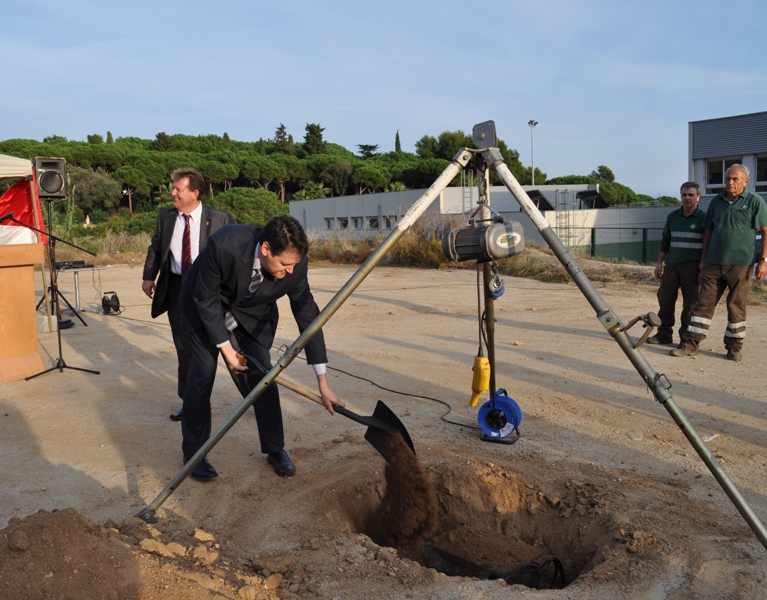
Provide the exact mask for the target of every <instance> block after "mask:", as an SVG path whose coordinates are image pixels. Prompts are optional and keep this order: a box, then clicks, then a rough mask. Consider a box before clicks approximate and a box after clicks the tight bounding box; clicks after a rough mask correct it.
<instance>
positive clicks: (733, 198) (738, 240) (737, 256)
mask: <svg viewBox="0 0 767 600" xmlns="http://www.w3.org/2000/svg"><path fill="white" fill-rule="evenodd" d="M748 177H749V172H748V169H747V168H746V167H744V166H743V165H733V166H731V167H730V168H729V169H727V173H725V191H724V192H722V193H721V194H719V195H718V196H716V197H715V198H714V199H713V200H712V201H711V204H709V206H708V211H707V212H706V219H705V221H704V222H703V228H704V230H705V231H704V236H703V254H702V256H701V259H700V269H701V287H700V294H699V295H698V301H697V302H696V304H695V308H694V309H693V311H692V316H691V317H690V324H689V325H688V327H687V332H686V333H685V335H684V337H683V339H682V344H681V345H680V346H679V348H675V349H674V350H672V351H671V352H670V354H671V356H695V355H696V354H698V347H699V346H700V343H701V341H702V340H704V339H705V337H706V335H707V334H708V330H709V328H710V327H711V319H712V318H713V316H714V309H715V308H716V305H717V303H718V302H719V300H720V298H721V297H722V294H723V293H724V290H725V289H727V290H728V293H727V329H725V332H724V347H725V348H726V349H727V358H728V359H729V360H734V361H740V360H742V355H741V351H742V350H743V340H744V339H745V337H746V305H747V303H748V295H749V293H750V292H751V279H752V277H753V276H756V278H757V279H762V278H763V277H764V276H765V275H767V206H765V203H764V200H762V197H761V196H758V195H756V194H753V193H751V192H747V191H746V184H748ZM757 233H760V234H761V236H762V244H761V250H760V252H759V253H758V254H757V257H756V258H757V263H756V268H754V240H755V238H756V234H757Z"/></svg>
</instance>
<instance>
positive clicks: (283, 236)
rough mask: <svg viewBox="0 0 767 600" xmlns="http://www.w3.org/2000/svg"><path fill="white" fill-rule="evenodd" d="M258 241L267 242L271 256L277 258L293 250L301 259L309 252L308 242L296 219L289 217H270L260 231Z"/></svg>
mask: <svg viewBox="0 0 767 600" xmlns="http://www.w3.org/2000/svg"><path fill="white" fill-rule="evenodd" d="M260 241H262V242H268V243H269V249H270V251H271V253H272V254H274V255H276V256H279V255H280V254H282V253H283V252H285V251H286V250H295V251H296V252H298V253H299V254H300V255H301V257H302V258H303V257H304V256H306V254H307V253H308V252H309V240H308V239H307V238H306V233H305V232H304V228H303V227H301V223H299V222H298V219H296V218H295V217H291V216H290V215H280V216H278V217H272V218H271V219H269V222H268V223H267V224H266V225H264V228H263V229H262V230H261V236H260Z"/></svg>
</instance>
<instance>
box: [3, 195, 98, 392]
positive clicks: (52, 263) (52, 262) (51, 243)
mask: <svg viewBox="0 0 767 600" xmlns="http://www.w3.org/2000/svg"><path fill="white" fill-rule="evenodd" d="M51 204H52V203H51V201H50V200H48V229H49V230H50V229H52V223H53V221H52V218H51V216H52V215H51ZM11 220H12V221H14V222H15V223H18V224H19V225H23V226H24V227H26V228H28V229H32V230H33V231H37V232H38V233H42V234H43V235H47V236H48V238H49V239H48V266H49V268H50V273H51V286H50V292H51V304H53V305H54V308H55V314H56V336H57V337H58V343H59V354H58V356H57V357H56V364H55V365H54V366H52V367H51V368H50V369H45V370H44V371H40V372H39V373H35V374H34V375H30V376H29V377H25V378H24V379H25V381H29V380H30V379H34V378H35V377H39V376H40V375H45V374H46V373H50V372H51V371H55V370H56V369H58V370H59V371H60V372H63V371H64V369H73V370H75V371H84V372H85V373H93V374H94V375H99V374H100V373H101V372H100V371H94V370H92V369H83V368H80V367H71V366H69V365H68V364H67V363H66V362H65V361H64V357H63V356H62V350H61V306H60V305H59V301H58V300H59V298H63V299H64V302H66V303H67V306H69V308H72V306H71V305H70V304H69V302H67V299H66V298H64V296H63V295H62V294H61V292H59V286H58V277H57V276H56V250H55V245H56V240H59V241H61V242H64V243H65V244H68V245H70V246H72V247H74V248H77V249H78V250H82V251H83V252H87V253H88V254H90V255H92V256H96V255H95V254H94V253H93V252H90V251H89V250H86V249H85V248H80V246H75V245H74V244H72V243H70V242H67V241H66V240H62V239H61V238H58V237H56V236H55V235H52V234H50V233H46V232H45V231H41V230H40V229H37V228H36V227H32V226H30V225H27V224H26V223H22V222H21V221H18V220H16V219H13V218H12V219H11ZM44 299H45V296H44V295H43V299H42V300H40V303H42V302H43V300H44ZM38 306H40V304H38ZM73 311H74V309H73ZM74 313H75V315H77V317H78V318H80V315H79V314H77V311H74ZM80 321H82V322H83V325H87V323H85V321H83V320H82V319H81V318H80Z"/></svg>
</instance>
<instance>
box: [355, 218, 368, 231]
mask: <svg viewBox="0 0 767 600" xmlns="http://www.w3.org/2000/svg"><path fill="white" fill-rule="evenodd" d="M364 222H365V220H364V219H363V218H362V217H352V229H362V224H363V223H364Z"/></svg>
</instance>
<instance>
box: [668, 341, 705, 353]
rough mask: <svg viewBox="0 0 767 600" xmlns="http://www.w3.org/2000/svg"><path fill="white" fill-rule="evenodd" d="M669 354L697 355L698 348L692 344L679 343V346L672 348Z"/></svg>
mask: <svg viewBox="0 0 767 600" xmlns="http://www.w3.org/2000/svg"><path fill="white" fill-rule="evenodd" d="M669 354H670V355H671V356H698V349H697V348H696V347H695V346H693V345H692V344H684V343H682V344H679V348H674V349H673V350H672V351H671V352H669Z"/></svg>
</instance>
